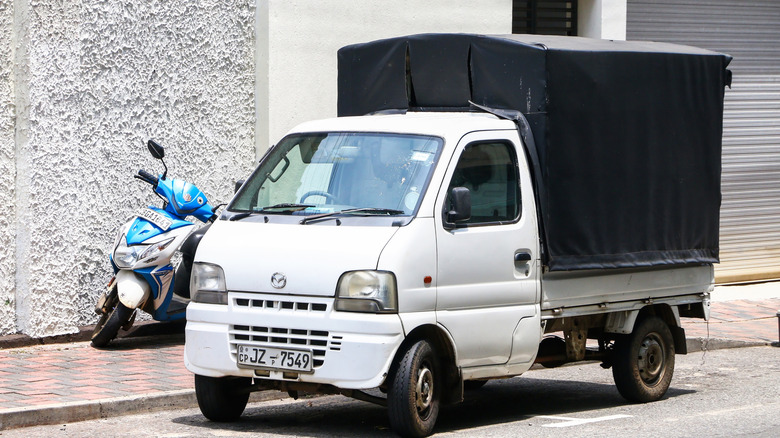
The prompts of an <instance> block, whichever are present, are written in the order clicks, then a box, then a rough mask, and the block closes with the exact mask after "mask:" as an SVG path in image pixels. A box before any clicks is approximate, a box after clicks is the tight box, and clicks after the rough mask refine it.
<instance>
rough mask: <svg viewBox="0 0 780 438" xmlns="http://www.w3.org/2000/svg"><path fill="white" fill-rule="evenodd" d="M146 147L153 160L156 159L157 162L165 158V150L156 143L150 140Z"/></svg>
mask: <svg viewBox="0 0 780 438" xmlns="http://www.w3.org/2000/svg"><path fill="white" fill-rule="evenodd" d="M146 146H147V147H148V148H149V152H150V153H151V154H152V156H153V157H154V158H157V159H158V160H162V159H163V158H165V148H163V147H162V146H160V145H159V144H157V142H156V141H154V140H151V139H150V140H149V142H148V143H147V144H146Z"/></svg>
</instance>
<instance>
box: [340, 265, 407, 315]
mask: <svg viewBox="0 0 780 438" xmlns="http://www.w3.org/2000/svg"><path fill="white" fill-rule="evenodd" d="M335 308H336V310H341V311H345V312H368V313H397V312H398V289H397V287H396V281H395V275H394V274H393V273H392V272H386V271H352V272H345V273H344V274H342V275H341V278H340V279H339V283H338V287H337V289H336V304H335Z"/></svg>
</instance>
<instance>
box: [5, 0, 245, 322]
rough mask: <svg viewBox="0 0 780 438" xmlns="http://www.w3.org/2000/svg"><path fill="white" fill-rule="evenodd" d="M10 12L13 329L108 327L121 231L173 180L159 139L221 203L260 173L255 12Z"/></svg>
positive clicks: (218, 6)
mask: <svg viewBox="0 0 780 438" xmlns="http://www.w3.org/2000/svg"><path fill="white" fill-rule="evenodd" d="M0 4H1V5H2V6H0V52H2V54H3V55H6V54H8V53H9V50H12V52H13V56H12V59H13V60H14V63H13V67H9V66H8V65H7V64H8V63H7V60H8V59H9V57H8V56H2V57H1V58H0V62H2V64H0V166H1V167H0V169H2V176H0V178H2V179H0V196H1V197H2V200H3V206H4V207H7V206H9V205H11V206H15V211H14V210H13V209H12V210H11V211H10V212H9V211H8V209H7V208H4V211H3V215H2V219H0V274H2V280H1V281H0V330H2V331H1V332H0V334H6V333H11V332H16V331H21V332H23V333H26V334H29V335H31V336H35V337H39V336H48V335H55V334H61V333H68V332H74V331H75V330H76V328H77V327H78V326H83V325H89V324H92V323H94V322H95V319H96V318H95V315H94V312H93V307H94V303H95V301H96V299H97V297H98V295H99V293H101V292H102V290H103V288H104V286H105V284H106V282H107V280H108V278H109V277H110V264H109V262H108V252H109V249H110V246H111V245H112V243H113V241H114V237H115V232H116V229H117V228H118V227H119V225H120V224H121V223H123V222H124V221H126V220H127V219H128V217H129V216H130V215H132V212H134V211H136V210H137V209H138V208H140V207H142V206H144V205H147V204H149V203H154V204H158V203H159V201H158V200H157V198H156V197H155V196H154V195H153V193H152V192H151V190H150V189H149V187H148V186H147V185H145V184H143V183H141V182H138V181H137V180H134V179H133V178H132V175H133V173H134V172H135V171H136V170H137V169H138V168H141V167H143V168H146V169H148V170H152V171H161V168H160V167H159V166H158V164H157V162H155V161H154V160H153V159H152V158H151V157H150V156H149V154H148V152H147V151H146V148H145V145H144V142H145V140H146V139H148V138H150V137H151V138H156V139H158V140H159V141H160V142H161V143H162V144H163V145H165V146H167V151H166V152H167V155H168V157H169V159H168V160H167V163H168V166H169V168H170V169H171V175H172V176H174V177H178V178H184V179H187V180H190V181H192V182H194V183H196V184H197V185H198V186H199V187H200V188H201V189H203V190H204V191H205V193H206V194H207V195H208V196H209V198H210V199H211V200H212V202H213V203H215V204H216V203H220V202H222V201H224V200H227V199H229V197H230V195H231V194H232V181H233V180H234V179H236V177H237V176H243V175H246V174H247V173H248V172H249V170H250V169H251V167H252V162H253V158H254V95H253V93H254V18H255V11H254V9H255V6H254V2H253V1H251V0H247V1H241V0H222V1H220V0H200V1H195V0H192V1H184V0H182V1H163V0H158V1H148V2H115V1H110V0H102V1H101V0H82V1H72V0H59V1H44V2H42V1H34V0H16V1H13V2H2V3H0ZM9 10H10V12H9ZM9 29H10V30H9ZM9 41H10V42H11V43H10V44H9ZM9 76H10V77H9ZM14 111H15V112H14ZM14 116H15V118H14ZM14 169H15V172H16V176H15V181H14V180H11V179H9V178H8V177H7V176H6V175H7V174H11V175H13V174H14ZM11 178H12V179H13V177H11ZM9 193H10V195H9ZM14 245H15V248H14ZM9 248H10V250H9ZM9 260H12V262H11V263H9V262H8V261H9ZM14 297H15V299H14ZM8 303H10V305H9V304H8ZM14 306H15V308H14ZM14 311H15V312H14ZM14 314H15V315H14Z"/></svg>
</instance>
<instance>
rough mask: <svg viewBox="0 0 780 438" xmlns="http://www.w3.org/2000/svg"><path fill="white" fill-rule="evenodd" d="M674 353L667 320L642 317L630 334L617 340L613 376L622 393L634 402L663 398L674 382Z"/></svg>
mask: <svg viewBox="0 0 780 438" xmlns="http://www.w3.org/2000/svg"><path fill="white" fill-rule="evenodd" d="M674 354H675V352H674V339H673V338H672V332H671V331H670V330H669V327H668V326H667V325H666V323H665V322H664V321H663V320H662V319H661V318H658V317H656V316H650V317H646V318H643V319H642V320H640V321H639V322H638V323H637V325H636V327H635V328H634V331H633V332H632V333H631V334H630V335H628V336H627V337H625V338H622V339H618V340H617V342H616V343H615V357H614V363H613V366H612V376H613V377H614V379H615V386H617V389H618V392H620V395H622V396H623V397H624V398H625V399H626V400H628V401H631V402H634V403H646V402H651V401H656V400H658V399H660V398H661V397H663V396H664V394H666V390H667V389H669V384H670V383H671V381H672V374H673V373H674Z"/></svg>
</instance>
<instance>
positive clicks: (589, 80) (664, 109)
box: [338, 34, 731, 270]
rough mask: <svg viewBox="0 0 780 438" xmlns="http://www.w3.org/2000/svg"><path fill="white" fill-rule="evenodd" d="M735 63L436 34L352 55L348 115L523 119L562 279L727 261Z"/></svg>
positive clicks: (575, 41)
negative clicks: (726, 192)
mask: <svg viewBox="0 0 780 438" xmlns="http://www.w3.org/2000/svg"><path fill="white" fill-rule="evenodd" d="M730 61H731V57H729V56H728V55H723V54H719V53H715V52H710V51H706V50H702V49H698V48H694V47H687V46H680V45H673V44H664V43H651V42H626V41H606V40H591V39H585V38H572V37H549V36H539V35H506V36H484V35H467V34H423V35H413V36H407V37H399V38H392V39H386V40H380V41H375V42H370V43H365V44H357V45H352V46H347V47H344V48H342V49H341V50H339V53H338V68H339V72H338V114H339V116H351V115H364V114H369V113H374V112H379V111H383V110H424V111H432V110H438V111H446V110H454V111H462V110H469V106H470V103H469V101H471V102H474V103H477V104H480V105H484V106H486V107H490V108H496V109H505V110H514V111H519V112H520V113H522V114H523V115H524V116H525V118H526V119H527V121H528V124H529V125H530V128H531V132H532V133H533V141H529V142H528V143H529V144H534V145H535V146H534V147H535V152H536V153H535V154H532V155H535V156H537V157H538V166H537V167H535V168H534V170H533V172H534V175H533V176H534V180H535V184H536V193H537V197H538V198H539V203H540V204H539V211H540V216H541V222H542V223H541V229H542V232H543V236H542V242H543V245H544V248H545V254H544V258H545V259H544V262H545V264H546V265H547V266H548V267H549V268H550V269H551V270H575V269H594V268H625V267H644V266H658V265H669V264H690V263H716V262H717V261H718V227H719V209H720V199H721V198H720V172H721V134H722V126H723V93H724V86H725V85H728V84H729V82H730V77H731V76H730V72H729V71H728V70H727V69H726V67H727V66H728V64H729V62H730Z"/></svg>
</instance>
